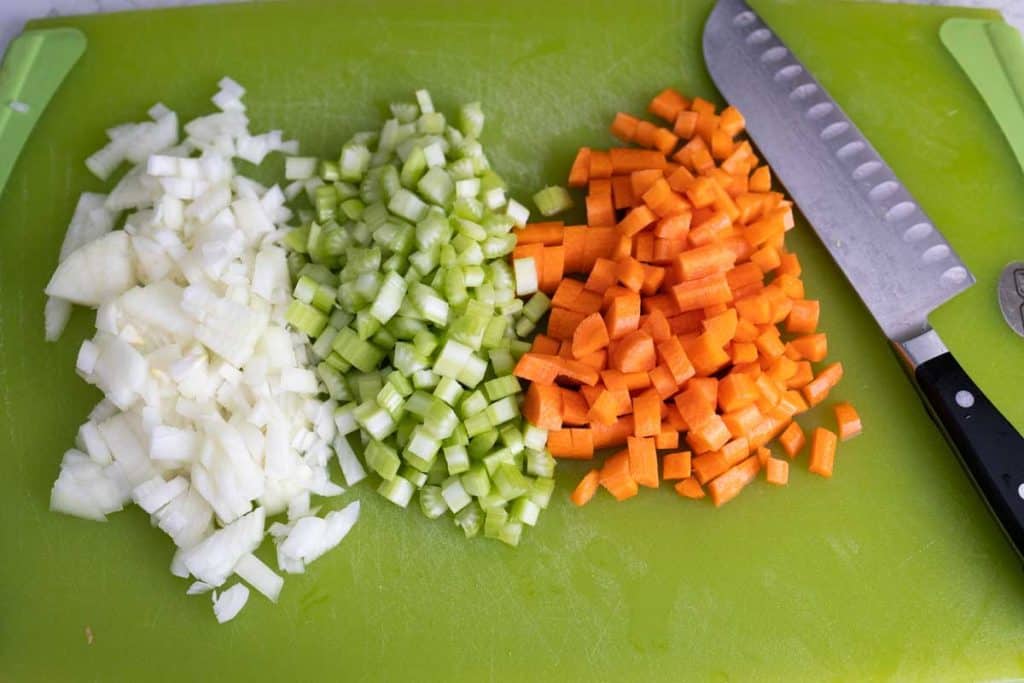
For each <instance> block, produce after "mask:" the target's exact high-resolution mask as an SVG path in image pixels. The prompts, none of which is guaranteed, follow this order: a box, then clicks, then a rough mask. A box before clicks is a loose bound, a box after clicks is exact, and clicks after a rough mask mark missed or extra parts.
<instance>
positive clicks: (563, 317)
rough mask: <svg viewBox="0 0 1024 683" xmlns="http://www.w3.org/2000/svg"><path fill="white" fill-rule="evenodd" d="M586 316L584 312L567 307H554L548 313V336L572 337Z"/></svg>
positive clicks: (558, 337)
mask: <svg viewBox="0 0 1024 683" xmlns="http://www.w3.org/2000/svg"><path fill="white" fill-rule="evenodd" d="M586 317H587V316H586V314H584V313H577V312H576V311H570V310H569V309H567V308H558V307H555V308H552V309H551V313H550V314H549V315H548V336H549V337H554V338H555V339H560V340H564V339H572V333H573V332H575V331H576V328H577V327H578V326H579V324H580V323H581V322H583V319H584V318H586Z"/></svg>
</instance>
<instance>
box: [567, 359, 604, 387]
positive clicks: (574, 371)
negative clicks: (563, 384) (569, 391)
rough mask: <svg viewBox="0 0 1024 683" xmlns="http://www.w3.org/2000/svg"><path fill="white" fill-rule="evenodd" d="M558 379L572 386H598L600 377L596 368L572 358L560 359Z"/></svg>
mask: <svg viewBox="0 0 1024 683" xmlns="http://www.w3.org/2000/svg"><path fill="white" fill-rule="evenodd" d="M556 363H557V365H558V377H559V378H560V379H562V380H565V381H567V382H569V383H571V384H587V385H590V386H593V385H595V384H597V381H598V379H600V376H599V375H598V371H597V370H595V369H594V368H592V367H590V366H589V365H586V364H585V363H581V362H580V361H578V360H573V359H571V358H558V359H557V361H556Z"/></svg>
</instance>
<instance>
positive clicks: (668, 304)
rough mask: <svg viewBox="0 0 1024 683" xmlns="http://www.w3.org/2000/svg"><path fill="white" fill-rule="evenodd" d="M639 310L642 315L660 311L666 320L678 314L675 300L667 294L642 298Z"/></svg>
mask: <svg viewBox="0 0 1024 683" xmlns="http://www.w3.org/2000/svg"><path fill="white" fill-rule="evenodd" d="M641 308H642V309H643V311H644V313H653V312H654V311H661V312H662V313H663V314H664V315H665V317H666V318H671V317H673V316H677V315H679V314H680V311H679V307H678V306H677V305H676V302H675V299H673V298H672V297H671V296H669V295H667V294H655V295H654V296H648V297H644V300H643V302H642V303H641ZM698 322H699V321H698Z"/></svg>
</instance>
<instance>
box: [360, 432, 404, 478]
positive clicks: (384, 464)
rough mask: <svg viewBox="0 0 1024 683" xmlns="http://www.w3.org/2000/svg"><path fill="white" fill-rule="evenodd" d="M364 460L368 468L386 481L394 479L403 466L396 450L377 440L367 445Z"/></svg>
mask: <svg viewBox="0 0 1024 683" xmlns="http://www.w3.org/2000/svg"><path fill="white" fill-rule="evenodd" d="M363 458H364V459H365V460H366V466H367V467H369V468H370V469H371V470H373V471H374V472H376V473H377V474H379V475H380V476H381V478H382V479H384V480H390V479H394V478H395V476H397V474H398V468H399V466H400V465H401V464H402V461H401V460H400V459H399V458H398V453H397V452H396V451H395V449H393V448H391V447H390V446H388V445H386V444H384V443H381V442H380V441H376V440H371V441H370V443H368V444H367V445H366V450H365V451H364V453H363Z"/></svg>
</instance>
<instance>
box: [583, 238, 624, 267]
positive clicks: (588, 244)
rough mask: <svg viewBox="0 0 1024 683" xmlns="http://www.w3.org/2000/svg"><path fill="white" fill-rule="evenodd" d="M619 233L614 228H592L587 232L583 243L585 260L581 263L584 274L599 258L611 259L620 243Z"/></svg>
mask: <svg viewBox="0 0 1024 683" xmlns="http://www.w3.org/2000/svg"><path fill="white" fill-rule="evenodd" d="M620 237H621V235H619V231H618V230H617V229H616V228H614V227H591V228H590V229H589V230H587V231H586V236H585V240H584V242H583V258H582V260H581V261H580V268H581V271H582V272H589V271H590V269H591V268H593V267H594V263H595V262H596V261H597V259H599V258H610V259H612V260H613V261H614V260H615V258H614V257H613V253H614V251H615V248H616V245H618V243H619V238H620Z"/></svg>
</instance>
